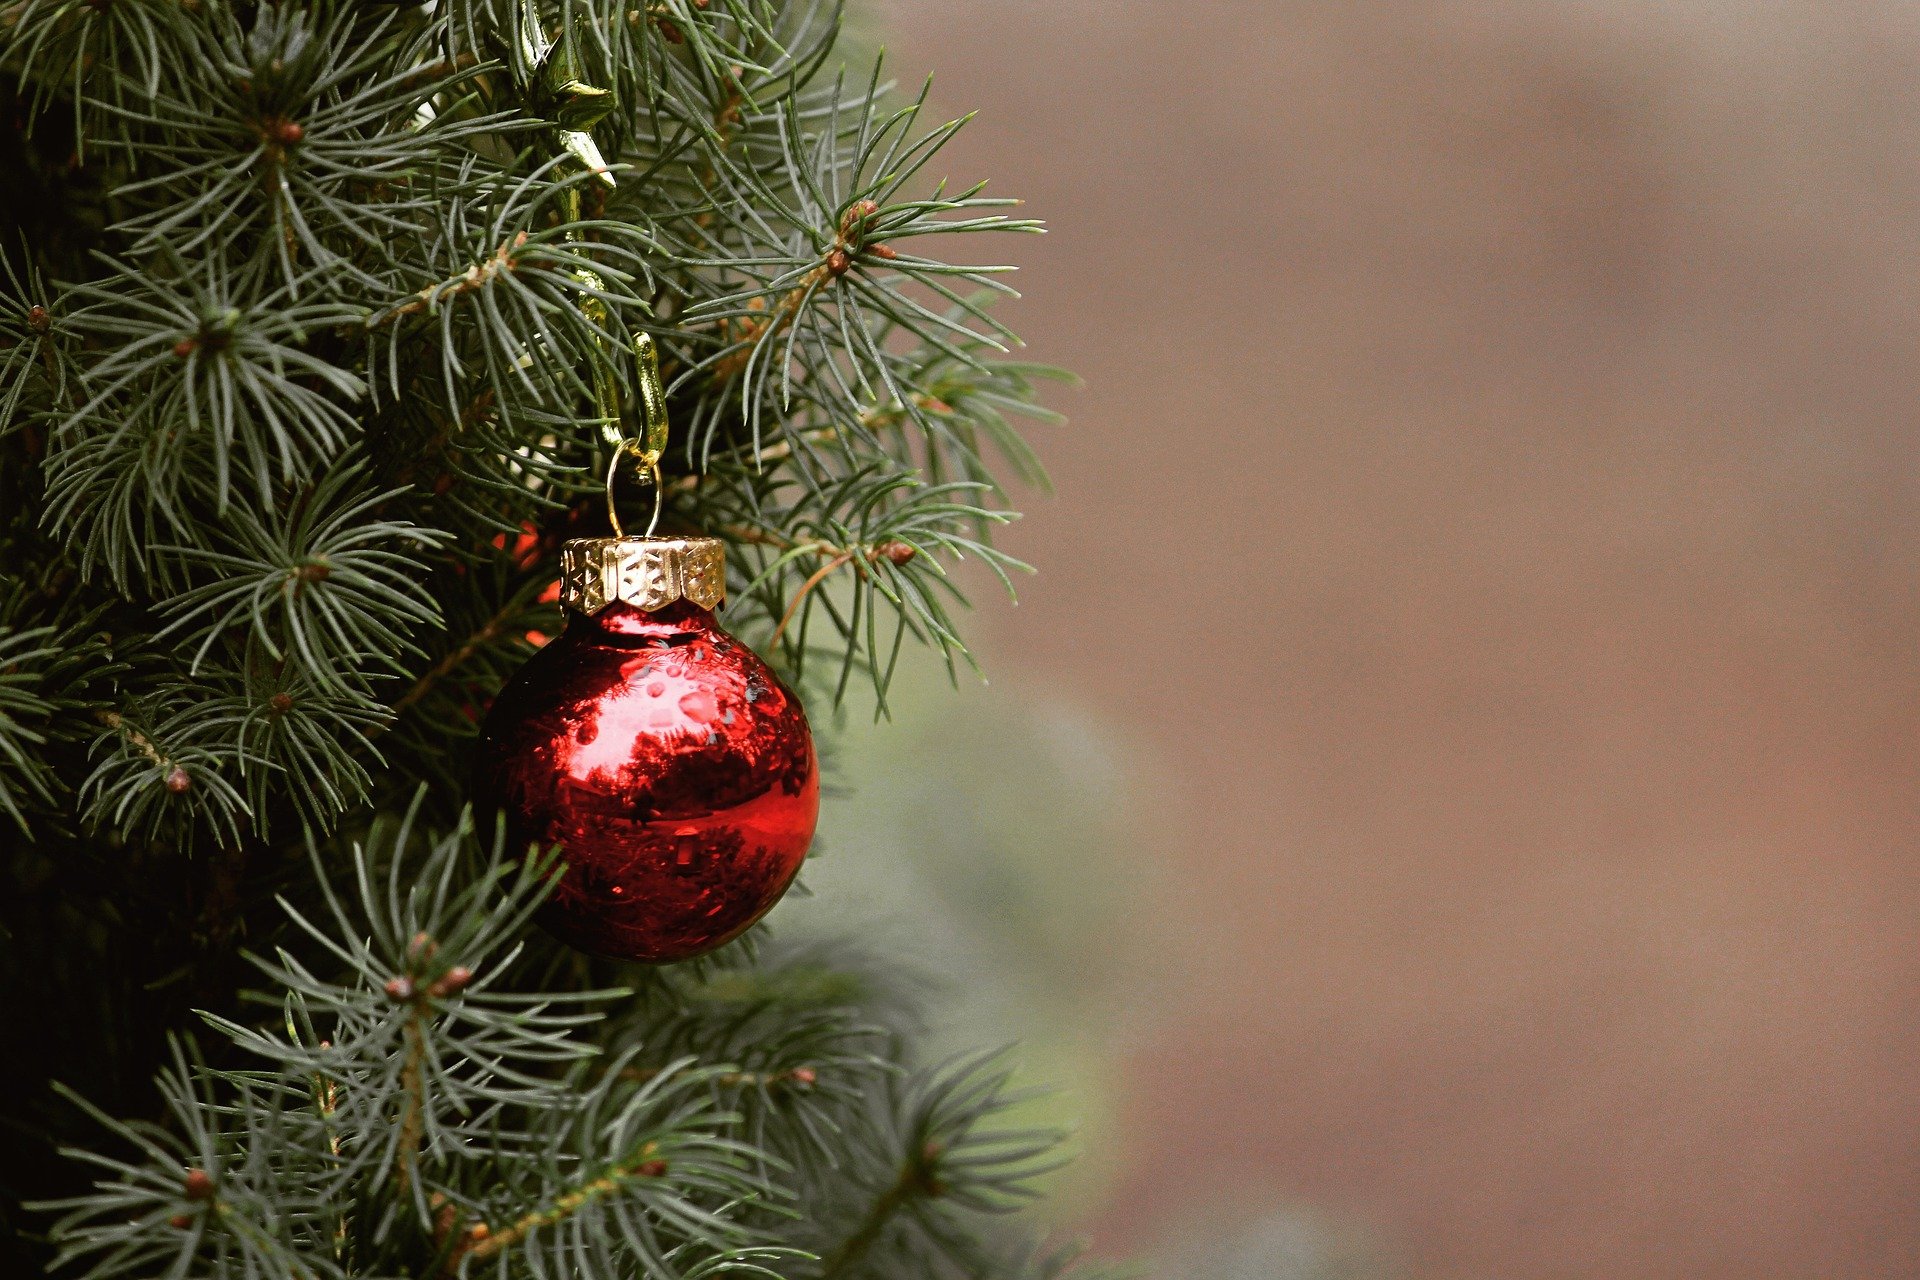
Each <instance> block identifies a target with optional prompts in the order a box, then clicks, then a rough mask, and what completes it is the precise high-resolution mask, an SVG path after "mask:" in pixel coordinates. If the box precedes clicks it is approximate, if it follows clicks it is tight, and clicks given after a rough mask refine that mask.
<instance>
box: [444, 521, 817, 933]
mask: <svg viewBox="0 0 1920 1280" xmlns="http://www.w3.org/2000/svg"><path fill="white" fill-rule="evenodd" d="M723 555H724V553H723V548H722V544H721V543H720V542H719V541H718V540H717V539H713V538H651V537H648V538H632V537H621V538H583V539H576V540H574V541H572V542H569V543H568V544H567V545H566V548H565V550H564V553H563V562H562V576H561V598H562V600H563V601H564V602H565V603H566V605H567V607H568V614H567V624H566V628H565V629H564V630H563V631H562V633H561V634H560V635H559V636H558V637H556V638H555V639H554V640H552V641H550V642H549V643H548V644H547V645H545V646H544V647H543V648H541V649H540V650H539V651H538V652H537V653H535V654H534V655H533V657H532V658H530V659H528V661H527V663H526V665H525V666H523V667H522V668H521V669H520V670H519V671H518V672H516V673H515V674H514V676H513V678H512V679H511V680H509V681H508V682H507V684H506V686H505V687H504V688H503V689H501V691H500V694H499V696H498V697H497V698H496V699H495V700H494V703H493V706H492V707H491V708H490V709H489V710H488V712H487V715H486V718H485V720H484V722H483V723H482V726H481V730H480V742H479V748H478V756H477V760H476V763H475V768H474V778H473V794H474V801H475V808H476V809H477V810H479V811H481V812H482V813H483V814H484V813H487V812H489V811H493V812H499V813H502V814H504V815H505V819H506V833H507V838H508V839H509V840H510V841H511V842H512V843H513V845H515V846H518V847H523V848H525V847H533V846H538V847H539V848H542V849H544V848H550V847H552V846H555V845H557V846H558V847H559V849H560V856H561V858H562V860H563V861H564V863H565V868H566V869H565V871H564V873H563V874H562V875H561V877H560V880H559V883H558V884H557V885H556V886H555V888H554V890H553V892H552V893H551V895H550V896H549V897H548V899H547V901H546V902H545V904H544V905H543V906H542V907H541V910H540V914H539V915H538V917H537V919H538V920H539V921H540V923H541V924H542V925H543V926H544V927H545V928H546V929H547V930H548V931H549V932H551V933H553V934H554V935H555V936H557V937H559V938H560V939H561V940H562V941H563V942H566V943H568V944H569V945H571V946H573V947H576V948H578V949H579V950H581V951H585V952H588V953H590V954H593V955H598V956H608V957H612V958H615V959H621V960H639V961H646V962H650V963H665V962H668V961H674V960H685V959H688V958H690V957H693V956H697V955H701V954H703V953H705V952H708V951H711V950H713V949H714V948H716V947H719V946H723V945H725V944H726V943H728V942H730V941H732V940H733V939H734V938H737V937H739V936H740V934H742V933H744V932H745V931H746V930H747V929H748V927H750V926H751V925H752V924H753V923H754V922H755V921H756V920H758V919H760V917H761V916H763V915H765V914H766V913H767V911H768V910H769V909H770V908H771V907H772V906H773V904H774V903H775V902H777V901H779V900H780V897H781V895H782V894H784V893H785V892H786V891H787V888H788V886H789V885H791V884H792V883H793V879H794V877H795V875H797V874H798V873H799V870H800V864H801V862H802V861H803V860H804V859H805V857H806V854H807V847H808V845H809V844H810V843H811V842H812V840H813V831H814V824H815V822H816V821H817V819H818V817H819V811H820V773H819V765H818V762H817V761H816V759H815V756H814V750H813V737H812V734H811V732H810V731H809V729H808V727H807V718H806V713H805V711H804V710H803V709H802V707H801V705H800V700H799V699H798V698H796V697H795V696H794V695H793V693H792V692H791V691H790V690H789V689H787V687H786V686H785V685H783V684H782V683H781V682H780V680H779V678H778V677H777V676H775V675H774V673H773V672H772V671H771V670H769V669H768V667H767V665H766V664H765V663H764V662H762V661H761V660H760V658H759V656H758V655H757V654H755V653H754V652H753V651H752V650H751V649H749V648H748V647H747V646H745V645H743V644H741V643H740V642H739V641H738V640H736V639H734V638H733V637H732V636H730V635H728V634H727V633H726V631H724V630H723V629H721V627H720V625H719V624H718V623H717V622H716V621H715V620H714V616H713V608H714V606H715V605H717V604H718V603H719V602H720V598H721V595H722V593H723V592H724V590H725V581H726V573H725V561H724V558H723Z"/></svg>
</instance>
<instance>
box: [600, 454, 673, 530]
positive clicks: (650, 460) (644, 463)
mask: <svg viewBox="0 0 1920 1280" xmlns="http://www.w3.org/2000/svg"><path fill="white" fill-rule="evenodd" d="M622 458H633V459H635V460H636V461H638V462H639V464H640V474H641V475H643V476H645V477H646V478H647V479H648V480H649V481H651V482H652V484H653V518H652V519H650V520H648V521H647V532H646V536H647V537H649V538H651V537H652V536H653V532H654V530H655V529H658V528H659V527H660V508H661V506H662V504H663V501H664V499H665V497H666V487H665V486H664V485H662V484H661V483H660V458H659V456H658V455H649V454H648V453H646V452H645V451H644V450H642V449H638V448H636V447H635V446H634V442H633V441H631V440H628V441H625V442H624V443H622V444H621V446H620V447H619V448H618V449H615V450H614V451H613V456H612V457H611V458H609V459H607V523H608V524H610V525H612V526H613V536H614V537H616V538H624V537H626V536H627V531H626V530H625V529H624V528H622V527H621V525H620V504H619V503H617V502H615V501H614V500H613V482H614V480H615V479H617V478H618V476H619V474H620V459H622Z"/></svg>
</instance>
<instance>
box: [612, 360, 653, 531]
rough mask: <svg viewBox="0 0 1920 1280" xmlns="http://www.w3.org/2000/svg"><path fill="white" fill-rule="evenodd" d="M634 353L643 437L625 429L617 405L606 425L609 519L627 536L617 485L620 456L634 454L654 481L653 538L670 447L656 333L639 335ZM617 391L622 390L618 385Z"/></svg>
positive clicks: (631, 456)
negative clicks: (634, 437) (630, 434)
mask: <svg viewBox="0 0 1920 1280" xmlns="http://www.w3.org/2000/svg"><path fill="white" fill-rule="evenodd" d="M633 354H634V364H635V372H636V374H637V376H638V380H639V384H640V409H641V426H640V438H639V439H638V440H631V439H628V438H626V436H625V435H624V433H623V432H622V430H621V418H620V415H619V412H618V405H616V406H615V413H614V416H613V417H612V419H611V420H610V421H609V423H608V425H607V426H606V427H605V428H603V430H604V431H606V432H608V433H609V439H608V441H607V443H608V444H610V445H612V446H613V456H612V457H611V458H609V459H608V460H607V521H608V523H610V524H611V525H612V526H613V536H614V537H616V538H624V537H626V536H627V535H626V533H625V532H624V531H623V530H622V529H621V527H620V509H619V504H618V503H617V502H615V501H614V493H613V488H614V481H615V480H616V479H617V478H618V476H619V473H620V459H622V458H632V459H634V461H635V463H636V464H637V465H638V467H639V470H640V473H641V474H642V475H644V476H645V477H646V478H647V479H648V481H650V482H651V483H652V485H653V516H652V518H651V519H649V520H648V521H647V532H646V535H645V536H646V537H649V538H651V537H652V536H653V533H654V530H655V529H657V528H659V527H660V508H661V506H662V504H663V503H664V501H665V498H666V486H665V485H664V484H662V483H661V480H660V455H661V454H663V453H665V452H666V451H667V392H666V388H665V387H663V386H661V384H660V353H659V350H658V349H657V348H656V347H655V346H654V344H653V337H652V335H650V334H645V333H642V334H639V335H637V336H636V337H635V338H634V342H633ZM615 394H616V395H617V394H618V388H617V387H616V388H615Z"/></svg>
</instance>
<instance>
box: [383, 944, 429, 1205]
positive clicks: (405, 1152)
mask: <svg viewBox="0 0 1920 1280" xmlns="http://www.w3.org/2000/svg"><path fill="white" fill-rule="evenodd" d="M400 981H404V979H401V980H400ZM388 990H389V991H390V992H391V990H392V987H391V985H389V988H388ZM408 994H409V995H412V991H411V984H409V991H408ZM412 1006H413V1007H412V1009H411V1011H410V1012H409V1014H408V1016H407V1025H406V1038H407V1058H406V1061H405V1062H404V1063H403V1064H402V1065H401V1068H400V1087H401V1088H402V1089H404V1090H406V1094H407V1103H406V1107H405V1108H404V1109H403V1110H402V1111H401V1113H400V1156H399V1164H398V1167H396V1168H395V1170H394V1180H395V1181H396V1182H397V1183H398V1184H399V1187H400V1193H401V1194H402V1195H405V1194H406V1193H407V1192H408V1191H410V1190H411V1189H412V1187H413V1171H414V1166H415V1165H416V1164H417V1163H419V1160H420V1138H421V1133H422V1130H423V1129H424V1128H425V1126H426V1110H427V1084H426V1079H425V1076H424V1072H425V1070H426V1058H427V1032H426V1027H425V1026H424V1025H423V1024H424V1022H425V1020H426V1002H425V1001H424V1000H420V999H417V998H416V999H414V1000H413V1001H412Z"/></svg>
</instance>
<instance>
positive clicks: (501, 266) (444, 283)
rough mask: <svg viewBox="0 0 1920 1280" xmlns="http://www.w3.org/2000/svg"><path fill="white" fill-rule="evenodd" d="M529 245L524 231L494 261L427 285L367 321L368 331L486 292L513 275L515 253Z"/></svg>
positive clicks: (479, 264) (507, 244)
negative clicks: (443, 304) (429, 308)
mask: <svg viewBox="0 0 1920 1280" xmlns="http://www.w3.org/2000/svg"><path fill="white" fill-rule="evenodd" d="M526 243H527V233H526V232H524V231H522V232H519V233H517V234H516V235H515V236H514V237H513V239H511V240H508V241H507V242H506V243H504V244H502V245H501V246H500V247H499V248H498V249H495V250H494V251H493V256H492V257H490V258H488V259H486V260H485V261H484V262H476V263H474V264H473V265H472V266H470V267H468V268H467V269H466V270H465V271H463V272H461V273H460V274H459V275H457V276H454V277H452V278H451V279H447V280H441V281H439V282H437V283H435V284H430V285H428V286H427V287H426V288H424V289H422V290H420V292H419V293H417V294H415V295H414V297H413V298H412V299H411V300H410V301H407V302H403V303H401V304H400V305H399V306H397V307H393V308H390V309H388V310H387V311H384V312H382V313H381V314H380V315H379V316H377V317H374V318H373V319H370V320H368V321H367V327H368V328H369V329H375V328H378V327H379V326H381V325H383V324H386V323H388V322H389V321H391V320H396V319H398V318H399V317H401V316H410V315H414V314H416V313H418V312H421V311H425V310H426V309H427V308H428V307H431V306H435V305H437V304H438V303H440V302H442V301H444V300H446V299H447V298H452V297H457V296H459V295H460V294H463V293H471V292H473V291H474V290H475V289H482V288H485V287H486V286H487V285H489V284H491V283H492V282H493V281H494V280H495V279H496V278H498V277H500V276H503V275H505V274H507V273H508V272H510V271H513V270H514V269H515V268H517V267H518V266H519V265H520V264H519V263H518V262H516V261H515V260H514V256H513V255H514V253H515V251H517V250H518V249H520V248H521V247H522V246H523V245H525V244H526Z"/></svg>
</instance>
